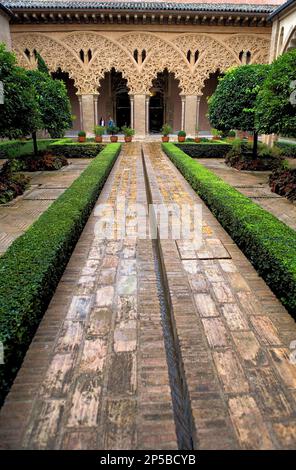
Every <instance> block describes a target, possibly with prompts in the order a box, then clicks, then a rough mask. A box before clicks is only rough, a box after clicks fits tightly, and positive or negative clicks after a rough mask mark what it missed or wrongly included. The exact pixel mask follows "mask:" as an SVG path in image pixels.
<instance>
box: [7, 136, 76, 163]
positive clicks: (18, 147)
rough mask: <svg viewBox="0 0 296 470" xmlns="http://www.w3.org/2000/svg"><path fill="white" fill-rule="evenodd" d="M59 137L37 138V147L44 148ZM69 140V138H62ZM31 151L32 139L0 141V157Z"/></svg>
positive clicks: (25, 153) (24, 153)
mask: <svg viewBox="0 0 296 470" xmlns="http://www.w3.org/2000/svg"><path fill="white" fill-rule="evenodd" d="M58 140H60V139H38V149H39V150H45V149H46V148H47V147H48V146H49V145H50V144H52V143H53V142H56V141H58ZM65 140H69V139H64V141H65ZM32 153H33V141H32V140H4V141H2V142H0V158H4V159H6V158H18V157H21V156H22V155H29V154H32Z"/></svg>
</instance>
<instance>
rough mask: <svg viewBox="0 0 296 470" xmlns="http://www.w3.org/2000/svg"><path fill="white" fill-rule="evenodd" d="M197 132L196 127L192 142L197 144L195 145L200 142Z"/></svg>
mask: <svg viewBox="0 0 296 470" xmlns="http://www.w3.org/2000/svg"><path fill="white" fill-rule="evenodd" d="M198 132H199V129H198V127H196V128H195V138H194V142H195V143H197V144H198V143H199V142H200V141H201V138H200V137H198Z"/></svg>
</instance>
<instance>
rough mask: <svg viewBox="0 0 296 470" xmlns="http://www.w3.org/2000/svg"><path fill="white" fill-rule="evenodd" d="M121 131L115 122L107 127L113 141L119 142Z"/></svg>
mask: <svg viewBox="0 0 296 470" xmlns="http://www.w3.org/2000/svg"><path fill="white" fill-rule="evenodd" d="M118 131H119V128H118V127H117V126H115V124H113V125H112V126H108V127H107V132H108V134H110V141H111V142H117V141H118V135H116V134H117V132H118Z"/></svg>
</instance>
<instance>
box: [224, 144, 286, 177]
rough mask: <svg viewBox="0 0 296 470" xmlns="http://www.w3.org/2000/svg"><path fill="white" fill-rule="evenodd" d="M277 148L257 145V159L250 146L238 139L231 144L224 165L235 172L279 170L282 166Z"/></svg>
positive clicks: (281, 159)
mask: <svg viewBox="0 0 296 470" xmlns="http://www.w3.org/2000/svg"><path fill="white" fill-rule="evenodd" d="M280 153H281V152H280V150H279V149H278V148H277V147H273V148H270V147H267V145H264V144H261V143H259V144H258V153H257V155H258V157H257V158H254V156H253V149H252V145H251V144H249V143H248V142H245V141H241V140H239V139H237V140H235V141H234V142H233V145H232V148H231V150H230V151H229V152H228V153H227V155H226V158H225V163H226V165H228V166H232V167H234V168H236V169H237V170H250V171H266V170H273V169H275V168H279V167H280V166H281V165H282V164H283V158H282V157H281V156H280Z"/></svg>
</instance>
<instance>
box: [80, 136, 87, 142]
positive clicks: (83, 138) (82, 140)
mask: <svg viewBox="0 0 296 470" xmlns="http://www.w3.org/2000/svg"><path fill="white" fill-rule="evenodd" d="M85 141H86V137H78V142H85Z"/></svg>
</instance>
